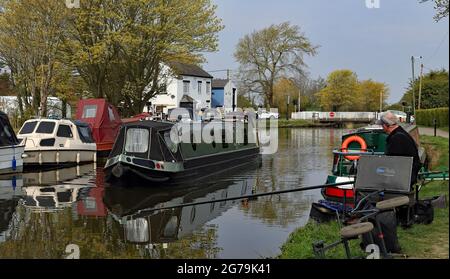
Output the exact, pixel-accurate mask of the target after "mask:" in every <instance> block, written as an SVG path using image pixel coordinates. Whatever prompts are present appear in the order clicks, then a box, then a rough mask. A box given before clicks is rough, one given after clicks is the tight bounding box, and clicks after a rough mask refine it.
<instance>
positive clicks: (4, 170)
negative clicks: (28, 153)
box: [0, 112, 25, 174]
mask: <svg viewBox="0 0 450 279" xmlns="http://www.w3.org/2000/svg"><path fill="white" fill-rule="evenodd" d="M24 149H25V147H24V146H23V145H22V144H21V143H20V140H19V139H18V138H17V136H16V134H15V133H14V130H13V128H12V127H11V124H10V122H9V119H8V116H7V115H6V114H5V113H3V112H0V174H11V173H18V172H22V170H23V158H22V157H23V154H24Z"/></svg>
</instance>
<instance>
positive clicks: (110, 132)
mask: <svg viewBox="0 0 450 279" xmlns="http://www.w3.org/2000/svg"><path fill="white" fill-rule="evenodd" d="M76 119H77V120H79V121H82V122H85V123H87V124H89V126H90V128H91V130H92V136H93V138H94V140H95V143H96V144H97V157H108V155H109V153H110V152H111V149H112V147H113V145H114V141H115V139H116V137H117V133H118V132H119V128H120V125H121V124H122V120H121V118H120V115H119V113H118V112H117V109H116V108H115V107H114V106H113V105H111V104H109V103H108V102H107V101H106V100H105V99H86V100H80V101H79V102H78V105H77V113H76Z"/></svg>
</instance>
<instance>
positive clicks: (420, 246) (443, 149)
mask: <svg viewBox="0 0 450 279" xmlns="http://www.w3.org/2000/svg"><path fill="white" fill-rule="evenodd" d="M421 142H422V144H423V146H424V147H425V148H426V150H427V154H428V156H429V157H430V158H431V162H430V169H431V170H442V169H448V166H449V163H448V159H449V155H448V151H449V142H448V139H444V138H440V137H430V136H421ZM448 186H449V183H448V181H434V182H431V183H429V184H427V185H426V186H424V188H423V189H422V191H421V194H420V197H421V199H426V198H431V197H435V196H439V195H446V197H447V200H448V197H449V187H448ZM339 230H340V227H339V224H338V223H337V222H329V223H324V224H317V223H315V222H313V221H311V222H309V223H308V224H307V225H306V226H304V227H302V228H300V229H298V230H297V231H295V232H294V233H292V234H291V235H290V236H289V238H288V240H287V241H286V243H285V244H284V245H283V246H282V247H281V252H282V253H281V255H280V256H279V258H281V259H311V258H314V254H313V248H312V245H313V243H314V242H316V241H318V240H323V241H325V243H326V244H330V243H332V242H335V241H337V240H339ZM397 233H398V237H399V242H400V246H401V247H402V253H403V254H405V255H407V256H408V258H419V259H428V258H432V259H434V258H445V259H448V258H449V211H448V208H445V209H438V208H435V209H434V221H433V223H432V224H430V225H422V224H415V225H413V226H412V227H411V228H409V229H403V228H400V227H399V228H398V231H397ZM360 242H361V241H358V240H352V241H351V242H350V247H351V248H350V249H351V251H352V256H361V257H362V256H364V255H365V253H364V252H363V251H362V250H361V249H360V248H359V244H360ZM326 257H327V258H331V259H343V258H345V250H344V247H343V245H339V246H337V247H335V248H334V249H332V250H328V251H327V253H326Z"/></svg>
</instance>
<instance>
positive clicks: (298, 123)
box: [278, 119, 333, 128]
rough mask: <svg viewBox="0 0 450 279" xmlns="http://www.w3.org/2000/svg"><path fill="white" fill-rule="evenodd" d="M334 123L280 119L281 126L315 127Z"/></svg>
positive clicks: (328, 125)
mask: <svg viewBox="0 0 450 279" xmlns="http://www.w3.org/2000/svg"><path fill="white" fill-rule="evenodd" d="M332 126H333V124H332V123H319V122H314V121H309V120H296V119H290V120H286V119H279V120H278V127H279V128H314V127H332Z"/></svg>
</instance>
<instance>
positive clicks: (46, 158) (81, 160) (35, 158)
mask: <svg viewBox="0 0 450 279" xmlns="http://www.w3.org/2000/svg"><path fill="white" fill-rule="evenodd" d="M25 154H26V155H27V156H26V158H25V159H24V166H25V167H33V166H57V165H77V164H87V163H92V162H96V161H97V151H96V150H33V151H30V150H25Z"/></svg>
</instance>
